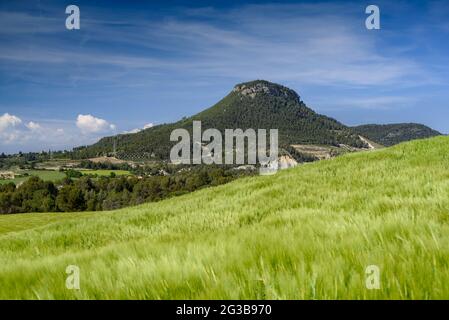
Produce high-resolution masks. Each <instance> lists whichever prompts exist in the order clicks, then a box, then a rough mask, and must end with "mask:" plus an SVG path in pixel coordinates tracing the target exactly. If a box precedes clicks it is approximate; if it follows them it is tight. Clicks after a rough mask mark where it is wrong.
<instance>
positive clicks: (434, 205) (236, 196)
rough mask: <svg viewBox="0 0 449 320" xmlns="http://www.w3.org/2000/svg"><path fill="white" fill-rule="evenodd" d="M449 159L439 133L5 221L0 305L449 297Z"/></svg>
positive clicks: (448, 145)
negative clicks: (139, 199)
mask: <svg viewBox="0 0 449 320" xmlns="http://www.w3.org/2000/svg"><path fill="white" fill-rule="evenodd" d="M448 150H449V138H448V137H438V138H433V139H430V140H421V141H414V142H410V143H405V144H401V145H397V146H395V147H391V148H386V149H383V150H377V151H369V152H362V153H356V154H348V155H344V156H341V157H338V158H335V159H332V160H325V161H321V162H318V163H312V164H308V165H305V166H299V167H296V168H294V169H289V170H285V171H281V172H279V173H277V174H276V175H273V176H260V177H252V178H243V179H240V180H237V181H234V182H232V183H229V184H227V185H223V186H219V187H214V188H208V189H203V190H200V191H198V192H194V193H191V194H187V195H184V196H181V197H175V198H171V199H168V200H164V201H161V202H158V203H150V204H145V205H141V206H138V207H133V208H127V209H122V210H119V211H115V212H103V213H95V214H89V213H85V214H79V215H78V214H69V215H67V214H23V215H20V216H19V215H17V216H2V217H0V225H1V229H0V232H1V234H0V265H1V268H0V283H1V285H0V298H2V299H6V298H8V299H19V298H25V299H130V298H136V299H373V298H375V299H385V298H392V299H429V298H435V299H442V298H445V299H447V298H449V153H448ZM40 217H42V218H40ZM58 217H60V219H61V220H59V219H58ZM69 265H75V266H78V267H79V270H80V289H79V290H69V289H67V287H66V277H67V274H66V272H65V271H66V267H67V266H69ZM369 265H375V266H378V268H379V270H380V289H377V290H376V289H374V290H370V289H368V288H367V287H366V274H365V270H366V267H367V266H369Z"/></svg>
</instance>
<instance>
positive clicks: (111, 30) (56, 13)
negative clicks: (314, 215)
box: [0, 0, 449, 152]
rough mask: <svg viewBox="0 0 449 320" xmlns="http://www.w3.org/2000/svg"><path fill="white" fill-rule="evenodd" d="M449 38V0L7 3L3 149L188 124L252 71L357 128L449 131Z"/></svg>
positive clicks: (1, 59)
mask: <svg viewBox="0 0 449 320" xmlns="http://www.w3.org/2000/svg"><path fill="white" fill-rule="evenodd" d="M69 4H75V5H78V6H79V8H80V11H81V29H80V30H70V31H69V30H67V29H66V28H65V19H66V17H67V15H66V14H65V8H66V6H68V5H69ZM369 4H376V5H378V6H379V8H380V11H381V29H380V30H367V29H366V28H365V19H366V17H367V14H365V8H366V6H367V5H369ZM448 39H449V3H448V2H447V1H429V2H424V1H370V2H365V1H356V2H351V1H344V2H336V1H323V2H316V1H273V2H264V1H249V2H244V1H229V0H228V1H197V2H195V1H160V2H158V1H151V2H149V1H95V2H92V1H73V2H64V1H33V0H30V1H3V0H0V139H1V140H0V152H17V151H19V150H22V151H40V150H47V149H49V148H51V149H62V148H72V147H74V146H78V145H83V144H88V143H92V142H95V141H96V140H97V139H98V138H99V137H101V136H105V135H111V134H115V133H122V132H125V131H132V130H136V129H139V128H143V127H144V126H148V125H151V124H160V123H164V122H172V121H176V120H178V119H180V118H182V117H183V116H188V115H192V114H194V113H196V112H199V111H201V110H203V109H205V108H207V107H210V106H211V105H213V104H214V103H215V102H217V101H218V100H220V99H221V98H222V97H224V96H225V95H226V94H227V93H228V92H229V91H230V90H231V89H232V87H233V86H234V85H235V84H236V83H240V82H244V81H250V80H254V79H265V80H269V81H273V82H277V83H281V84H283V85H286V86H288V87H290V88H292V89H294V90H295V91H297V92H298V94H299V95H300V96H301V98H302V99H303V100H304V101H305V102H306V103H307V105H308V106H309V107H311V108H313V109H314V110H316V111H318V112H320V113H323V114H326V115H329V116H332V117H334V118H336V119H337V120H339V121H341V122H343V123H345V124H348V125H355V124H362V123H393V122H420V123H424V124H426V125H429V126H431V127H432V128H435V129H437V130H440V131H441V132H443V133H449V121H448V119H449V90H448V89H449V86H448V84H449V83H448V79H449V77H448V76H449V55H448V53H449V41H448Z"/></svg>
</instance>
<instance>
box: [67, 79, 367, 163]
mask: <svg viewBox="0 0 449 320" xmlns="http://www.w3.org/2000/svg"><path fill="white" fill-rule="evenodd" d="M195 120H199V121H201V125H202V130H206V129H208V128H215V129H218V130H220V131H221V132H222V133H224V130H225V129H237V128H239V129H243V130H246V129H249V128H252V129H255V130H257V129H267V130H269V129H278V130H279V146H280V147H281V148H288V147H290V146H291V145H297V144H306V145H307V144H314V145H327V146H340V145H346V146H349V147H356V148H360V147H365V146H366V144H365V142H363V141H362V140H361V139H360V137H359V136H358V135H357V134H356V133H354V132H353V131H352V130H351V129H350V128H348V127H346V126H345V125H343V124H341V123H340V122H338V121H336V120H334V119H332V118H329V117H326V116H323V115H320V114H318V113H316V112H315V111H313V110H312V109H310V108H308V107H307V106H306V104H305V103H304V102H303V101H301V99H300V97H299V95H298V94H297V93H296V92H295V91H293V90H291V89H289V88H287V87H284V86H282V85H279V84H276V83H271V82H269V81H265V80H255V81H251V82H245V83H241V84H238V85H236V86H235V87H234V88H233V89H232V90H231V92H230V93H229V94H228V95H227V96H226V97H224V98H223V99H222V100H220V101H219V102H218V103H217V104H215V105H214V106H212V107H210V108H208V109H206V110H204V111H202V112H200V113H198V114H196V115H193V116H191V117H189V118H185V119H182V120H180V121H178V122H175V123H171V124H162V125H158V126H155V127H152V128H149V129H146V130H144V131H141V132H138V133H135V134H124V135H119V136H116V137H107V138H103V139H101V140H100V141H99V142H98V143H96V144H94V145H92V146H89V147H82V148H77V149H76V151H77V155H78V156H79V157H83V158H85V157H96V156H100V155H105V154H108V153H111V151H112V147H113V145H114V143H115V144H116V147H117V156H118V157H119V158H122V159H134V158H154V159H161V160H167V159H168V158H169V154H170V149H171V147H172V146H173V145H174V144H175V143H174V142H171V141H170V133H171V132H172V131H173V130H174V129H177V128H184V129H187V130H189V131H191V130H192V122H193V121H195Z"/></svg>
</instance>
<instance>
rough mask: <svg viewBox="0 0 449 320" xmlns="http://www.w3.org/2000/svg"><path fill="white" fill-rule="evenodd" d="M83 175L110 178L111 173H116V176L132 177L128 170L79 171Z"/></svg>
mask: <svg viewBox="0 0 449 320" xmlns="http://www.w3.org/2000/svg"><path fill="white" fill-rule="evenodd" d="M79 171H80V172H81V173H82V174H83V175H90V174H91V175H97V176H99V177H109V176H110V175H111V173H114V174H115V175H116V176H126V175H131V172H129V171H127V170H89V169H82V170H79Z"/></svg>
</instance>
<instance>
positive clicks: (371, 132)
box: [352, 123, 441, 147]
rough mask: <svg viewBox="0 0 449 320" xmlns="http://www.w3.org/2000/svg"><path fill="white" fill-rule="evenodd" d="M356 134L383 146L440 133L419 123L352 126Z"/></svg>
mask: <svg viewBox="0 0 449 320" xmlns="http://www.w3.org/2000/svg"><path fill="white" fill-rule="evenodd" d="M352 129H353V130H354V131H355V132H357V133H358V134H360V135H362V136H364V137H366V138H368V139H371V140H372V141H374V142H376V143H379V144H381V145H384V146H387V147H389V146H392V145H395V144H398V143H401V142H405V141H410V140H415V139H425V138H431V137H435V136H440V135H441V133H440V132H438V131H436V130H433V129H431V128H429V127H427V126H425V125H422V124H419V123H394V124H365V125H361V126H357V127H353V128H352Z"/></svg>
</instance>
